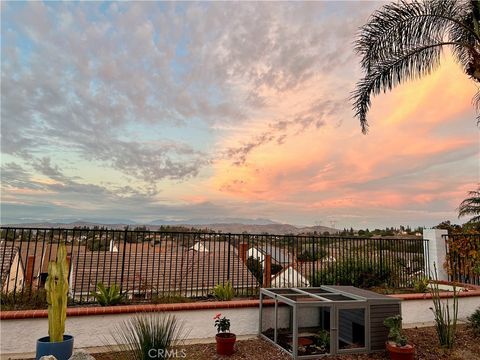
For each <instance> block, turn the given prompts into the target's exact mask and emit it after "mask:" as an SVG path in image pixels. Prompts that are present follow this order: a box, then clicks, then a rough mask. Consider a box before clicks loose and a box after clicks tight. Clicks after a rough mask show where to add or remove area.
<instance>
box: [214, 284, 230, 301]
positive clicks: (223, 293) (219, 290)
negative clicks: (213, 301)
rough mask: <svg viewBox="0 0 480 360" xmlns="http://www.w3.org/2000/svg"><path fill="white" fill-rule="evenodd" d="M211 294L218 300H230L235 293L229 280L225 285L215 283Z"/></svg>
mask: <svg viewBox="0 0 480 360" xmlns="http://www.w3.org/2000/svg"><path fill="white" fill-rule="evenodd" d="M213 295H215V297H216V298H217V299H218V300H220V301H230V300H232V299H233V296H234V295H235V290H234V289H233V286H232V284H231V283H230V281H227V283H226V284H225V285H222V284H217V285H216V286H215V287H214V288H213Z"/></svg>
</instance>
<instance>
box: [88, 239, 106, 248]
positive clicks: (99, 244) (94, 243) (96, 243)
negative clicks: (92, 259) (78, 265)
mask: <svg viewBox="0 0 480 360" xmlns="http://www.w3.org/2000/svg"><path fill="white" fill-rule="evenodd" d="M109 248H110V243H109V242H108V241H107V240H106V239H102V240H100V239H89V240H87V249H88V250H90V251H107V250H109Z"/></svg>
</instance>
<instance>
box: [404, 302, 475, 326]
mask: <svg viewBox="0 0 480 360" xmlns="http://www.w3.org/2000/svg"><path fill="white" fill-rule="evenodd" d="M446 300H447V299H442V301H443V302H445V301H446ZM448 303H449V304H450V308H451V306H452V305H453V299H448ZM430 307H433V303H432V300H431V299H428V300H408V301H402V318H403V322H404V323H405V324H419V323H420V324H421V323H425V324H430V323H431V322H432V321H434V318H433V313H432V310H430ZM478 307H480V296H470V297H461V298H459V301H458V319H459V320H462V321H466V320H467V317H468V316H470V315H471V314H472V313H473V312H474V311H475V310H476V309H477V308H478Z"/></svg>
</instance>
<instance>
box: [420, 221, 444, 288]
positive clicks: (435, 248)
mask: <svg viewBox="0 0 480 360" xmlns="http://www.w3.org/2000/svg"><path fill="white" fill-rule="evenodd" d="M443 235H448V231H447V230H444V229H423V238H424V239H425V240H428V268H429V270H430V273H431V274H428V275H434V274H433V271H434V267H433V266H434V264H435V266H436V267H437V277H438V280H444V281H448V273H447V271H446V270H445V267H444V266H443V265H444V264H445V260H446V256H447V250H446V248H445V238H444V237H443ZM424 256H425V255H424Z"/></svg>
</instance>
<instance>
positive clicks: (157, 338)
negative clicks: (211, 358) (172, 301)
mask: <svg viewBox="0 0 480 360" xmlns="http://www.w3.org/2000/svg"><path fill="white" fill-rule="evenodd" d="M111 336H112V338H113V340H114V342H115V343H116V346H115V345H112V344H110V348H111V350H112V352H118V351H119V350H120V352H121V354H122V360H144V359H152V358H155V359H167V358H169V354H170V353H171V352H172V351H173V350H172V347H174V346H175V345H176V344H177V342H178V341H179V340H182V338H183V337H184V329H183V325H182V324H181V323H179V322H178V321H177V319H176V317H175V316H174V315H164V314H161V313H149V314H141V315H136V316H134V317H132V318H131V319H129V320H126V321H124V322H123V323H121V324H120V326H116V327H115V329H114V331H112V333H111ZM152 349H153V350H154V353H153V354H152Z"/></svg>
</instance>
